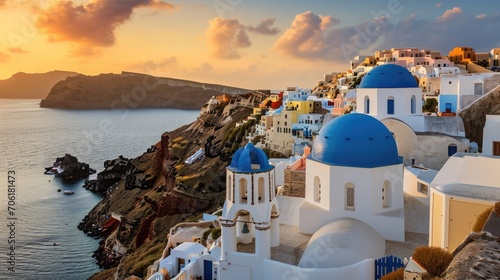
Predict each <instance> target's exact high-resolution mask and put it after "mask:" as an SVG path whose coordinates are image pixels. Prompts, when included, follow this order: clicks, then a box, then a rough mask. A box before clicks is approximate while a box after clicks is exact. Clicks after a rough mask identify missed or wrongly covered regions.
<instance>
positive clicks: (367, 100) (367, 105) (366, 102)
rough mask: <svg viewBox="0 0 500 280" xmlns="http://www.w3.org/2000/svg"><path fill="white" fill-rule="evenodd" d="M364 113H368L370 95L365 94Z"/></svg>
mask: <svg viewBox="0 0 500 280" xmlns="http://www.w3.org/2000/svg"><path fill="white" fill-rule="evenodd" d="M365 114H370V97H368V95H367V96H365Z"/></svg>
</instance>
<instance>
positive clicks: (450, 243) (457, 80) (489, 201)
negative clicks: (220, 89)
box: [110, 47, 500, 280]
mask: <svg viewBox="0 0 500 280" xmlns="http://www.w3.org/2000/svg"><path fill="white" fill-rule="evenodd" d="M499 51H500V49H493V50H492V51H491V52H490V53H485V54H483V53H476V52H474V50H473V48H470V47H457V48H455V49H453V50H452V51H450V53H449V54H448V56H442V55H441V54H440V53H439V52H436V51H431V50H419V49H416V48H404V49H391V50H382V51H377V52H375V54H374V55H373V56H357V57H355V58H353V60H352V61H351V63H350V67H349V69H348V70H347V71H346V72H344V73H331V74H325V76H324V79H323V80H321V81H318V83H317V85H316V86H315V87H314V88H313V89H311V90H309V89H300V88H297V87H288V88H287V90H286V91H283V92H272V91H269V90H255V91H253V92H251V93H249V94H248V95H245V97H243V96H230V95H220V96H214V97H212V98H211V99H210V100H209V101H208V102H207V103H206V104H205V105H204V106H203V107H202V110H201V112H200V119H201V118H204V119H209V117H210V116H215V115H220V116H221V118H222V120H223V121H222V122H215V123H210V122H207V121H205V123H204V125H203V127H200V126H191V127H189V128H188V130H190V131H192V132H193V133H195V132H196V131H198V132H200V133H201V132H203V133H207V130H210V129H212V128H213V129H214V133H215V131H216V130H217V129H218V128H220V127H222V126H224V125H226V124H227V123H230V122H231V116H232V113H233V112H235V111H237V110H238V108H247V109H251V110H252V113H251V114H250V115H249V116H248V117H247V118H246V119H244V120H243V121H241V122H237V123H235V126H234V131H236V129H237V128H238V127H240V126H241V127H243V126H245V130H241V131H244V132H245V134H244V135H241V134H240V133H238V134H237V135H236V133H233V134H231V135H229V136H228V137H227V138H224V139H218V141H217V142H212V141H213V140H215V138H216V137H215V136H214V137H213V138H209V139H207V142H206V144H205V145H204V146H203V147H202V148H200V149H195V150H193V153H192V154H190V155H189V157H185V160H184V162H183V164H184V165H186V166H189V165H196V164H197V162H199V161H200V160H202V159H203V158H204V157H210V158H216V157H220V159H221V160H224V161H226V160H227V163H226V166H227V165H228V164H229V165H228V166H227V167H226V171H225V173H226V174H225V199H224V202H223V207H222V208H221V209H219V210H218V211H216V212H215V213H206V214H204V215H203V218H202V219H201V220H200V221H193V222H185V223H180V224H177V225H176V226H175V227H172V228H171V229H170V234H169V235H168V237H166V238H167V246H166V247H165V249H164V250H163V253H162V256H161V257H160V258H159V259H158V260H157V261H155V262H154V264H152V265H151V266H150V267H149V268H148V271H147V276H146V277H145V279H150V280H156V279H158V280H160V279H210V280H212V279H214V280H215V279H221V280H224V279H249V280H250V279H252V280H253V279H313V278H315V279H381V278H382V277H383V275H384V274H388V273H390V272H392V271H394V270H396V269H398V268H400V272H401V275H403V274H404V277H405V279H417V278H413V277H422V279H426V278H425V277H431V276H432V277H441V278H443V279H471V278H475V277H477V276H478V275H482V277H484V278H485V279H496V278H495V277H497V275H500V261H499V258H498V256H500V248H499V247H498V242H499V240H500V236H499V230H498V228H499V227H500V224H499V221H498V220H499V218H498V215H499V214H500V211H499V210H498V209H499V208H498V206H497V207H496V209H493V206H494V205H495V203H496V202H498V201H500V183H499V182H500V174H499V173H498V172H497V170H498V169H499V168H500V157H499V156H500V129H499V128H500V116H498V115H499V114H500V106H499V105H498V104H500V103H499V101H498V98H499V97H500V74H498V73H495V71H494V70H495V69H497V68H495V67H496V66H498V63H499V57H498V53H499ZM490 69H491V70H490ZM492 70H493V71H492ZM478 108H480V109H478ZM479 112H480V113H479ZM249 124H250V125H251V126H252V128H251V129H248V126H249ZM236 137H240V138H242V139H239V141H235V138H236ZM236 142H244V143H247V144H245V145H244V146H234V145H233V146H232V147H228V146H227V145H226V143H236ZM221 146H222V149H221V148H220V147H221ZM276 154H282V155H284V156H285V157H279V158H278V157H274V156H273V155H276ZM485 213H486V214H485ZM480 216H486V218H484V220H483V221H482V222H479V224H480V225H479V226H478V225H477V224H478V221H479V219H478V217H480ZM473 226H475V227H476V230H475V231H476V233H471V232H472V231H473V230H472V228H473ZM478 227H479V229H478V230H477V228H478ZM480 242H483V243H481V244H483V245H482V246H479V247H481V248H480V249H476V253H477V255H481V254H483V253H485V252H486V253H487V254H490V256H491V257H490V258H489V259H488V261H484V262H482V261H481V260H480V259H476V260H474V261H472V260H470V261H461V260H459V259H458V257H457V256H459V255H460V254H461V252H462V254H463V252H465V248H468V247H467V246H473V245H474V244H479V243H480ZM420 246H432V247H439V248H442V249H443V252H445V253H446V252H447V253H449V254H450V256H455V257H456V259H453V258H452V257H451V258H450V262H451V264H450V265H449V266H448V264H449V263H448V264H446V266H445V267H444V269H443V271H440V272H439V275H434V274H435V273H434V272H433V271H431V270H430V269H429V268H428V267H425V265H424V264H423V263H421V261H420V260H419V259H417V258H412V253H413V251H414V250H415V248H417V247H420ZM110 247H113V246H110ZM122 251H123V250H122ZM115 253H116V254H118V253H119V254H122V253H123V252H113V254H115ZM495 256H496V257H495ZM452 259H453V260H452ZM388 260H390V261H388ZM387 263H391V265H386V264H387ZM457 266H460V267H461V268H463V267H468V268H469V269H468V270H467V269H462V270H459V269H458V268H457ZM403 270H404V272H403ZM467 273H469V274H467ZM450 275H453V277H455V278H453V277H452V276H450ZM115 276H116V275H115ZM133 277H136V276H130V278H129V279H136V278H133ZM406 277H408V278H406ZM410 277H411V278H410ZM450 277H452V278H450ZM441 278H437V279H441ZM394 279H397V278H394ZM400 279H402V278H400ZM418 279H420V278H418Z"/></svg>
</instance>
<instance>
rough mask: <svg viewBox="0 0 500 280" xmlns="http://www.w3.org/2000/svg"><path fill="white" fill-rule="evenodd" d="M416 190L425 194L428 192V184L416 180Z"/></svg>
mask: <svg viewBox="0 0 500 280" xmlns="http://www.w3.org/2000/svg"><path fill="white" fill-rule="evenodd" d="M417 191H418V192H419V193H421V194H425V195H427V194H428V193H429V186H427V185H426V184H422V183H420V182H418V183H417Z"/></svg>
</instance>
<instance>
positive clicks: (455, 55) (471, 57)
mask: <svg viewBox="0 0 500 280" xmlns="http://www.w3.org/2000/svg"><path fill="white" fill-rule="evenodd" d="M448 59H449V60H450V61H451V62H454V63H461V62H470V61H476V60H477V59H476V51H475V50H474V48H471V47H455V48H454V49H453V50H451V51H450V52H449V53H448Z"/></svg>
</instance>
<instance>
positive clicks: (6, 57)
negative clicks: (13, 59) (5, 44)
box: [0, 51, 10, 63]
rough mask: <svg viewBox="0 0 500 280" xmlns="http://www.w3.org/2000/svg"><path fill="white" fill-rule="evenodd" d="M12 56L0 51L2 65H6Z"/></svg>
mask: <svg viewBox="0 0 500 280" xmlns="http://www.w3.org/2000/svg"><path fill="white" fill-rule="evenodd" d="M9 58H10V55H8V54H6V53H4V52H1V51H0V63H5V62H7V60H9Z"/></svg>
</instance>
